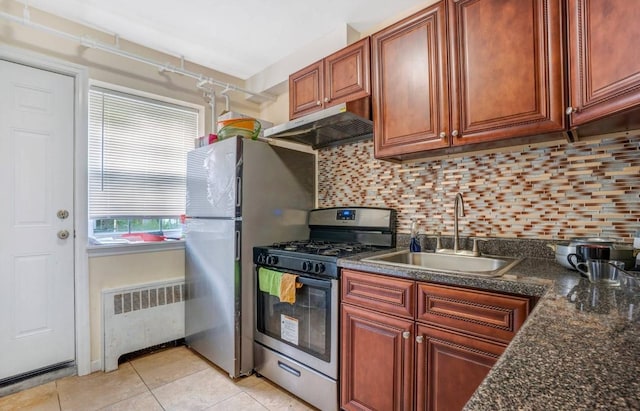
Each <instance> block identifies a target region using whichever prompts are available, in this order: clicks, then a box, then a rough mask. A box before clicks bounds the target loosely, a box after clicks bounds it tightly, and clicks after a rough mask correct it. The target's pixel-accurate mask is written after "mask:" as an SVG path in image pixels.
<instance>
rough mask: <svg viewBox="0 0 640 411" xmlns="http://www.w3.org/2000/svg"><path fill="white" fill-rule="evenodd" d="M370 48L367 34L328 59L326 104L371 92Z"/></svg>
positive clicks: (355, 98) (356, 97)
mask: <svg viewBox="0 0 640 411" xmlns="http://www.w3.org/2000/svg"><path fill="white" fill-rule="evenodd" d="M370 48H371V46H370V41H369V37H366V38H364V39H362V40H360V41H358V42H357V43H353V44H352V45H350V46H349V47H345V48H344V49H342V50H340V51H338V52H336V53H334V54H332V55H330V56H328V57H327V58H325V59H324V75H325V78H324V83H325V86H324V104H325V107H329V106H333V105H335V104H339V103H344V102H346V101H352V100H357V99H359V98H363V97H367V96H369V95H370V94H371V80H370V78H369V77H370V72H371V64H370V61H371V57H370V53H369V50H370Z"/></svg>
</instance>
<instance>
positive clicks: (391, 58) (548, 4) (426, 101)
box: [371, 0, 566, 160]
mask: <svg viewBox="0 0 640 411" xmlns="http://www.w3.org/2000/svg"><path fill="white" fill-rule="evenodd" d="M562 27H563V22H562V5H561V2H560V0H533V1H528V2H522V1H518V2H505V1H502V0H447V1H444V0H443V1H440V2H438V3H436V4H434V5H433V6H431V7H428V8H426V9H424V10H422V11H420V12H418V13H416V14H414V15H412V16H409V17H407V18H405V19H404V20H401V21H399V22H397V23H395V24H393V25H391V26H389V27H387V28H385V29H383V30H381V31H379V32H378V33H375V34H373V35H372V36H371V42H372V44H371V47H372V83H373V87H372V94H373V115H374V136H375V137H374V143H375V156H376V157H377V158H388V159H399V160H402V159H405V158H412V157H416V156H420V155H426V154H429V151H433V150H437V149H449V151H452V150H455V151H464V150H469V149H481V148H489V147H493V146H495V144H493V143H494V142H497V141H501V142H502V143H503V144H504V143H505V141H506V143H507V144H515V143H516V142H520V141H523V138H525V137H530V136H533V135H539V136H547V135H556V134H559V133H561V132H562V131H564V130H565V127H566V120H565V118H566V116H565V114H564V109H565V107H564V102H565V94H564V89H565V83H564V74H563V73H564V59H563V32H562ZM516 138H520V139H519V140H516ZM509 140H511V141H509ZM439 152H442V150H439ZM431 154H433V153H431Z"/></svg>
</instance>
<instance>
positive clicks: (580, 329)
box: [338, 250, 640, 411]
mask: <svg viewBox="0 0 640 411" xmlns="http://www.w3.org/2000/svg"><path fill="white" fill-rule="evenodd" d="M387 252H389V250H387V251H384V252H379V253H378V254H381V253H387ZM374 254H376V253H369V254H358V255H357V256H355V257H353V258H344V259H340V260H339V261H338V264H339V266H341V267H343V268H350V269H355V270H361V271H367V272H372V273H378V274H384V275H390V276H395V277H401V278H410V279H415V280H420V281H430V282H436V283H441V284H451V285H459V286H465V287H472V288H477V289H485V290H492V291H502V292H506V293H515V294H522V295H528V296H536V297H539V298H540V299H539V301H538V304H537V305H536V306H535V308H534V309H533V311H532V312H531V314H530V315H529V317H528V319H527V321H526V322H525V323H524V325H523V326H522V328H521V329H520V331H519V332H518V333H517V334H516V336H515V337H514V339H513V340H512V341H511V343H510V344H509V346H508V347H507V349H506V351H505V352H504V354H503V355H502V356H501V357H500V358H499V360H498V362H497V363H496V365H495V366H494V367H493V368H492V370H491V372H490V373H489V375H488V376H487V378H486V379H485V380H484V381H483V383H482V384H481V385H480V387H479V388H478V390H477V391H476V392H475V394H474V395H473V397H472V398H471V399H470V400H469V402H468V403H467V405H466V406H465V410H492V411H493V410H516V409H517V410H542V409H545V410H565V409H566V410H595V409H607V410H640V295H639V294H635V295H633V294H631V293H629V292H625V290H622V289H620V288H617V287H610V286H605V285H596V284H592V283H590V282H589V281H588V280H587V279H585V278H582V277H580V276H579V275H578V273H577V272H575V271H571V270H568V269H566V268H564V267H562V266H561V265H559V264H557V263H556V262H555V261H554V260H553V259H548V258H532V257H528V258H525V259H524V260H523V261H522V262H520V263H519V264H518V265H516V266H515V267H514V268H512V269H511V270H510V271H509V272H508V273H506V274H505V275H504V276H502V277H498V278H483V277H474V276H470V275H463V274H460V275H458V274H445V273H437V272H432V271H431V272H430V271H426V270H413V269H404V268H400V267H397V266H389V265H383V264H377V263H375V262H369V261H362V259H363V258H366V257H369V256H371V255H374Z"/></svg>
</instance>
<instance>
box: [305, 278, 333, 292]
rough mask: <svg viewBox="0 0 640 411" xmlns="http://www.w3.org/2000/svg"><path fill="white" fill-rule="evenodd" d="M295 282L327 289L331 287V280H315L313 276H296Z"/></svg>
mask: <svg viewBox="0 0 640 411" xmlns="http://www.w3.org/2000/svg"><path fill="white" fill-rule="evenodd" d="M297 282H299V283H300V284H302V285H308V286H311V287H315V288H325V289H328V290H330V289H331V281H330V280H316V279H315V278H309V277H300V276H298V278H297Z"/></svg>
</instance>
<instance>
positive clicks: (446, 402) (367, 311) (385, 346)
mask: <svg viewBox="0 0 640 411" xmlns="http://www.w3.org/2000/svg"><path fill="white" fill-rule="evenodd" d="M341 286H342V291H341V294H342V304H341V317H342V323H341V324H342V325H341V327H342V335H341V347H342V350H341V364H342V365H341V407H342V408H343V409H345V410H364V409H379V410H382V409H384V410H411V409H420V410H458V409H461V408H462V407H463V406H464V404H465V403H466V402H467V401H468V399H469V398H470V397H471V395H472V394H473V392H474V391H475V389H476V388H477V387H478V385H480V383H481V382H482V380H483V379H484V378H485V376H486V375H487V373H488V372H489V370H490V369H491V367H492V366H493V365H494V364H495V362H496V361H497V359H498V357H499V356H500V355H501V354H502V353H503V352H504V350H505V348H506V346H507V344H508V343H509V341H510V340H511V338H512V337H513V335H515V333H516V332H517V331H518V329H519V328H520V326H521V325H522V323H523V322H524V321H525V319H526V317H527V315H528V313H529V312H530V310H531V308H532V303H533V299H531V298H529V297H526V296H516V295H505V294H501V293H496V292H489V291H481V290H472V289H467V288H463V287H457V286H449V285H440V284H431V283H426V282H421V281H413V280H408V279H401V278H395V277H387V276H383V275H377V274H371V273H366V272H359V271H354V270H346V269H345V270H343V271H342V277H341ZM414 387H415V388H414Z"/></svg>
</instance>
